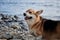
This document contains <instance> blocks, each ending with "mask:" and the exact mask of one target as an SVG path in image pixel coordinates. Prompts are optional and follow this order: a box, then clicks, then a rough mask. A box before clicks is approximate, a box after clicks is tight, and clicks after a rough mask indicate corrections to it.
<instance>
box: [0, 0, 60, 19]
mask: <svg viewBox="0 0 60 40" xmlns="http://www.w3.org/2000/svg"><path fill="white" fill-rule="evenodd" d="M30 8H31V9H35V10H41V9H42V10H43V13H42V14H41V16H42V17H43V18H47V19H52V20H60V0H0V13H2V14H8V15H19V16H20V17H21V18H23V13H24V12H25V11H26V10H27V9H30Z"/></svg>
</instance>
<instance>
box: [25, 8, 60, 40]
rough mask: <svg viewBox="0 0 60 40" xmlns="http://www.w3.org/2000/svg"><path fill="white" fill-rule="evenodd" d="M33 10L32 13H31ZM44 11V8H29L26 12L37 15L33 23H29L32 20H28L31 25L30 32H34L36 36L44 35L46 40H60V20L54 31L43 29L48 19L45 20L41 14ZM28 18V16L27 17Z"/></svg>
mask: <svg viewBox="0 0 60 40" xmlns="http://www.w3.org/2000/svg"><path fill="white" fill-rule="evenodd" d="M30 12H31V13H30ZM42 12H43V10H40V11H35V10H33V9H28V10H27V11H26V14H27V13H28V14H31V15H32V14H33V15H35V17H36V18H35V20H34V19H33V20H34V22H31V24H29V23H30V22H27V21H26V22H27V24H28V26H29V30H30V33H31V34H32V33H33V34H34V35H35V36H40V35H42V37H43V38H44V39H45V40H57V39H58V40H60V22H58V23H57V26H56V29H55V31H54V32H45V31H44V30H43V25H44V22H45V21H46V20H45V19H44V20H43V18H42V17H41V16H39V14H41V13H42ZM25 18H27V20H29V19H28V16H27V17H25Z"/></svg>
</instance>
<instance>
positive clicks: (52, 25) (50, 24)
mask: <svg viewBox="0 0 60 40" xmlns="http://www.w3.org/2000/svg"><path fill="white" fill-rule="evenodd" d="M56 27H57V21H52V20H46V21H45V22H44V26H43V30H44V31H45V32H54V31H55V30H56Z"/></svg>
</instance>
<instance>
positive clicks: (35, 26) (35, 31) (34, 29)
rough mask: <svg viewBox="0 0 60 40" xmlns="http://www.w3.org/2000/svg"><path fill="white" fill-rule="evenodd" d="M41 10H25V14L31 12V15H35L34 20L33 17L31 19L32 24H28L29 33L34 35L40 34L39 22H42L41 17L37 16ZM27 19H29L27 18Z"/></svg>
mask: <svg viewBox="0 0 60 40" xmlns="http://www.w3.org/2000/svg"><path fill="white" fill-rule="evenodd" d="M30 12H31V13H30ZM42 12H43V10H40V11H35V10H33V9H28V10H27V11H26V14H27V13H28V14H31V15H35V17H36V18H35V21H34V19H33V21H34V22H33V23H31V24H32V25H30V24H29V25H28V26H29V29H30V30H31V31H30V33H31V34H34V35H35V36H40V35H42V25H41V23H42V21H41V20H42V19H41V17H40V16H39V14H41V13H42ZM26 18H28V17H26ZM27 20H29V19H27Z"/></svg>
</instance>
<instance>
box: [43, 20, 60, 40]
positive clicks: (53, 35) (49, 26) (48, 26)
mask: <svg viewBox="0 0 60 40" xmlns="http://www.w3.org/2000/svg"><path fill="white" fill-rule="evenodd" d="M59 28H60V21H53V20H46V21H45V22H44V24H43V38H45V39H46V40H54V39H60V36H59V35H60V31H59V30H60V29H59Z"/></svg>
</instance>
